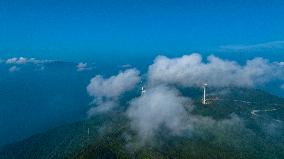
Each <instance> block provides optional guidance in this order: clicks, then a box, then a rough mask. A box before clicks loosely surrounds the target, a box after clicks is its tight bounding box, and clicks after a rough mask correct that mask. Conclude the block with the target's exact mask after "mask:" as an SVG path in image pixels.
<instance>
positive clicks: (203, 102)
mask: <svg viewBox="0 0 284 159" xmlns="http://www.w3.org/2000/svg"><path fill="white" fill-rule="evenodd" d="M207 86H208V84H207V83H204V84H203V86H202V87H203V99H202V104H207V103H206V87H207Z"/></svg>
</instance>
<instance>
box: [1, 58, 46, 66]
mask: <svg viewBox="0 0 284 159" xmlns="http://www.w3.org/2000/svg"><path fill="white" fill-rule="evenodd" d="M47 62H51V60H37V59H35V58H26V57H19V58H18V57H12V58H10V59H7V60H6V64H17V65H23V64H28V63H30V64H43V63H47Z"/></svg>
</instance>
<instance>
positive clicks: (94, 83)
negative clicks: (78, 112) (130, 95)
mask: <svg viewBox="0 0 284 159" xmlns="http://www.w3.org/2000/svg"><path fill="white" fill-rule="evenodd" d="M139 81H140V76H139V71H138V70H136V69H128V70H125V71H124V72H120V73H119V74H118V75H116V76H111V77H110V78H107V79H105V78H103V77H102V76H101V75H97V76H96V77H94V78H92V79H91V81H90V84H89V85H88V86H87V91H88V93H89V95H90V96H92V97H94V98H95V100H94V102H95V103H96V105H97V108H92V109H93V110H91V111H90V112H104V111H108V110H110V109H108V108H112V107H113V105H115V104H113V103H115V102H116V100H117V98H118V97H119V96H120V95H122V94H123V93H125V92H127V91H130V90H131V89H133V88H134V87H135V85H136V84H137V83H138V82H139ZM105 107H107V108H105ZM94 110H95V111H94ZM102 110H103V111H102ZM89 115H90V113H89Z"/></svg>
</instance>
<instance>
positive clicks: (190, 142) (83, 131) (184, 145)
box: [0, 88, 284, 159]
mask: <svg viewBox="0 0 284 159" xmlns="http://www.w3.org/2000/svg"><path fill="white" fill-rule="evenodd" d="M209 92H212V94H211V95H210V97H209V99H212V100H213V99H214V100H213V101H212V102H211V104H208V105H201V104H200V99H199V96H200V95H199V94H200V93H201V90H198V89H196V88H191V89H182V93H183V94H184V95H187V96H190V97H192V98H193V100H194V101H193V102H194V105H195V108H194V110H193V111H192V112H191V114H194V115H197V116H198V115H199V116H205V117H209V118H212V119H214V120H216V121H219V120H223V119H228V118H229V117H230V116H231V115H232V114H236V115H237V116H238V117H240V118H241V119H243V121H244V123H243V124H244V125H243V127H238V125H230V126H229V127H221V126H220V125H218V124H216V125H213V127H210V128H202V127H201V128H200V131H199V133H190V134H184V135H180V136H171V135H169V134H168V133H167V130H164V129H161V130H160V133H159V135H157V136H156V138H155V139H154V140H155V141H153V143H146V144H145V145H139V144H136V143H138V142H139V138H138V137H137V135H136V132H135V131H133V130H131V128H130V124H129V121H128V119H127V118H126V116H125V114H124V113H123V112H124V111H121V110H118V111H115V112H112V113H109V114H102V115H98V116H96V117H94V118H92V119H88V120H85V121H81V122H78V123H74V124H71V125H66V126H63V127H58V128H55V129H52V130H49V131H47V132H45V133H42V134H37V135H34V136H32V137H30V138H28V139H26V140H24V141H21V142H18V143H14V144H11V145H7V146H5V147H4V148H2V149H1V150H0V158H1V159H33V158H34V159H64V158H66V159H70V158H71V159H72V158H73V159H93V158H107V159H112V158H153V159H159V158H169V159H170V158H194V159H222V158H224V159H250V158H251V159H256V158H257V159H280V158H284V133H283V132H284V131H283V127H284V126H283V121H284V116H283V114H284V112H283V108H284V99H282V98H279V97H276V96H273V95H270V94H267V93H266V92H263V91H260V90H252V89H229V88H228V89H227V90H225V93H220V92H224V90H214V89H212V90H209ZM214 92H219V93H214ZM272 108H274V109H277V111H272V112H265V113H261V114H259V115H258V116H255V115H252V114H251V111H252V110H254V109H257V110H262V109H272ZM88 130H89V133H88ZM200 132H201V133H200Z"/></svg>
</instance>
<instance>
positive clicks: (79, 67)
mask: <svg viewBox="0 0 284 159" xmlns="http://www.w3.org/2000/svg"><path fill="white" fill-rule="evenodd" d="M76 68H77V71H78V72H81V71H88V70H92V69H93V67H89V66H88V64H87V63H83V62H80V63H78V65H76Z"/></svg>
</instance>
